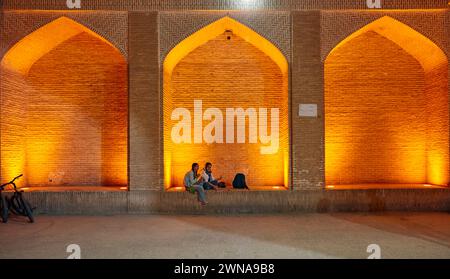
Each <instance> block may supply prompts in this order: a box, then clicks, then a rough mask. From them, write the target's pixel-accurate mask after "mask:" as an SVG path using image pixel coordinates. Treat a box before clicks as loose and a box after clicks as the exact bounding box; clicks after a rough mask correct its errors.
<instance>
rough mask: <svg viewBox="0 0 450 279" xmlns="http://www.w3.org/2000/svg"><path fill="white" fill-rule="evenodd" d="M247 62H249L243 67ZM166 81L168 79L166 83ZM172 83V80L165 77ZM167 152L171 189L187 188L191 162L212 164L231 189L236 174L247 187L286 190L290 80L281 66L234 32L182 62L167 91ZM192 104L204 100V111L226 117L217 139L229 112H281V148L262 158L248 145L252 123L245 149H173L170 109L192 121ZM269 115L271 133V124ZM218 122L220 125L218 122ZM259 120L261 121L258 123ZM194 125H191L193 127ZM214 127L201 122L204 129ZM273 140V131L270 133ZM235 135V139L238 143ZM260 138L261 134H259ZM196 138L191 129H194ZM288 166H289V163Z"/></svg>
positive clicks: (216, 146) (257, 146)
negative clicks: (185, 111)
mask: <svg viewBox="0 0 450 279" xmlns="http://www.w3.org/2000/svg"><path fill="white" fill-rule="evenodd" d="M243 61H245V62H244V63H243ZM165 78H166V77H165ZM167 78H169V77H167ZM164 89H165V90H164V98H165V99H169V100H167V101H165V102H164V104H165V106H164V114H165V117H164V125H165V126H164V127H165V134H164V136H165V148H166V147H167V148H168V149H167V150H166V152H170V153H171V156H170V158H167V159H168V160H167V163H169V162H170V163H171V173H172V179H171V180H172V185H171V186H183V177H184V174H185V173H186V172H187V171H188V170H189V169H190V168H191V164H192V163H193V162H198V163H200V164H201V165H202V167H203V166H204V164H205V163H206V162H207V161H210V162H212V163H213V164H214V169H215V172H216V176H217V177H218V176H219V175H221V176H223V178H224V179H225V182H226V183H227V184H229V185H230V184H231V182H232V180H233V178H234V175H235V174H236V173H239V172H241V173H245V174H246V175H247V183H248V184H249V186H284V183H285V177H284V175H285V173H284V169H285V167H286V168H287V167H288V166H285V156H288V139H289V138H288V134H289V133H288V131H289V129H288V91H287V76H283V75H282V72H281V70H280V68H279V67H278V66H277V64H276V63H275V62H274V61H272V60H271V58H270V57H269V56H267V55H266V54H265V53H263V52H261V51H260V50H259V49H258V48H256V47H255V46H253V45H251V44H250V43H248V42H246V41H245V40H244V39H242V38H240V37H239V36H237V35H234V34H233V33H231V32H224V33H223V34H222V35H219V36H218V37H216V38H215V39H212V40H210V41H209V42H207V43H206V44H204V45H202V46H200V47H198V48H197V49H195V50H194V51H192V52H191V53H189V54H188V55H187V56H186V57H184V58H183V59H182V60H181V61H180V62H179V63H178V64H177V66H176V67H175V69H174V71H173V73H172V77H171V78H170V81H167V82H166V84H165V88H164ZM194 100H202V102H203V110H206V109H207V108H218V109H220V110H221V111H222V113H223V124H224V126H221V128H222V129H223V130H222V131H221V132H220V131H219V130H215V131H214V133H216V134H221V135H223V140H224V141H225V140H226V139H225V136H224V135H225V131H226V128H225V122H226V121H225V119H226V115H225V112H226V109H227V108H243V109H248V108H255V109H257V110H258V109H259V108H268V109H269V110H270V109H271V108H278V109H279V111H280V127H279V130H280V137H279V138H280V139H279V141H280V143H279V145H280V147H279V149H278V152H277V153H275V154H264V155H263V154H261V153H260V148H261V146H265V145H267V144H263V143H261V142H260V141H259V140H258V143H249V136H248V135H249V120H248V118H247V119H246V122H245V126H244V127H242V126H240V125H239V124H236V125H233V127H232V128H233V129H241V128H244V129H245V131H246V143H236V139H235V140H234V142H235V143H227V144H223V143H212V144H206V143H203V144H196V143H191V144H187V143H183V144H173V143H172V140H171V127H173V125H175V124H176V123H178V122H179V121H171V119H170V115H171V111H172V109H175V108H187V109H188V110H189V111H190V112H191V118H192V121H193V118H194V114H193V113H194ZM270 117H271V115H270V112H269V115H268V127H269V128H270V127H271V124H270ZM216 120H217V119H216ZM260 120H261V118H259V121H260ZM192 121H191V125H193V122H192ZM209 123H210V121H209V120H205V121H203V127H205V126H207V125H208V124H209ZM268 132H269V135H270V129H269V130H268ZM236 133H237V132H236V131H235V138H236ZM259 133H261V131H259ZM191 134H192V137H191V138H193V136H194V131H193V128H192V129H191ZM287 162H288V161H286V163H287Z"/></svg>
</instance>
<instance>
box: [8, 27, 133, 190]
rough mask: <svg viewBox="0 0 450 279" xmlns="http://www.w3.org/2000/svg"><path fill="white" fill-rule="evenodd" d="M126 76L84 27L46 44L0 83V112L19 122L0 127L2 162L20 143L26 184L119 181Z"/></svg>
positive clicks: (123, 167) (123, 168)
mask: <svg viewBox="0 0 450 279" xmlns="http://www.w3.org/2000/svg"><path fill="white" fill-rule="evenodd" d="M49 35H51V34H49ZM87 54H88V55H87ZM9 77H11V76H9ZM127 79H128V76H127V64H126V61H125V59H124V57H123V56H122V54H121V53H120V52H119V51H118V50H117V49H115V48H114V47H111V46H110V45H108V44H106V43H104V42H103V41H101V40H100V39H98V38H94V37H93V36H91V35H89V34H88V33H81V34H80V35H77V36H75V37H73V38H71V39H69V40H67V41H65V42H64V43H62V44H60V45H58V46H57V47H55V48H54V49H52V50H51V51H50V52H49V53H47V54H45V55H44V56H43V57H41V58H40V59H39V60H38V61H37V62H36V63H35V64H34V65H33V66H32V68H31V69H30V71H29V73H28V75H27V76H26V77H20V78H16V79H15V80H16V81H22V82H23V83H22V84H21V83H12V82H8V83H6V84H2V114H5V115H10V116H11V117H12V119H14V120H10V121H8V122H13V121H15V119H17V120H18V121H19V122H20V126H18V127H17V126H10V127H8V126H5V129H2V137H1V139H2V142H1V144H2V153H3V154H2V160H3V163H4V164H3V165H9V164H11V162H9V159H10V158H11V159H12V160H14V158H15V156H14V154H9V152H12V151H14V149H21V150H20V151H19V154H23V155H22V156H20V158H24V165H23V170H22V172H23V173H24V176H25V177H26V179H27V185H28V186H48V185H58V186H61V185H90V186H100V185H113V186H125V185H127V177H128V176H127V126H128V123H127V115H128V106H127V99H128V97H127ZM6 80H9V81H11V78H7V79H6ZM9 92H11V93H12V94H9ZM14 95H16V96H14ZM17 96H21V97H20V98H22V99H23V100H22V102H18V101H17V98H19V97H17ZM10 102H14V103H15V104H14V105H13V106H10V105H9V103H10ZM18 130H20V133H22V134H23V135H21V137H20V138H16V137H15V135H16V133H19V132H18ZM12 140H14V142H11V141H12ZM11 149H13V150H12V151H11ZM4 152H7V153H6V154H5V153H4ZM5 155H6V156H5ZM5 161H6V162H5ZM14 175H16V173H12V172H2V179H3V180H5V179H7V178H9V177H12V176H14Z"/></svg>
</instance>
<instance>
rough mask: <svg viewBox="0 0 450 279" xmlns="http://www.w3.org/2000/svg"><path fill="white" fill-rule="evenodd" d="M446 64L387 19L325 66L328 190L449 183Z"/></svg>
mask: <svg viewBox="0 0 450 279" xmlns="http://www.w3.org/2000/svg"><path fill="white" fill-rule="evenodd" d="M448 133H449V113H448V61H447V57H446V55H445V54H444V52H443V51H442V50H441V49H440V48H439V47H438V46H437V45H436V44H435V43H433V42H432V41H431V40H429V39H428V38H426V37H425V36H423V35H422V34H420V33H418V32H417V31H415V30H414V29H412V28H410V27H408V26H407V25H405V24H403V23H401V22H399V21H397V20H395V19H393V18H391V17H387V16H386V17H382V18H380V19H378V20H376V21H374V22H372V23H370V24H368V25H367V26H365V27H363V28H362V29H360V30H358V31H357V32H355V33H353V34H352V35H350V36H349V37H347V38H346V39H345V40H343V41H342V42H341V43H340V44H339V45H338V46H336V47H335V48H334V49H333V50H332V51H331V53H330V54H329V55H328V57H327V59H326V61H325V172H326V184H327V185H339V184H364V183H387V184H396V183H399V184H402V183H406V184H433V185H447V184H448V182H449V157H448V155H449V154H448V153H449V140H448Z"/></svg>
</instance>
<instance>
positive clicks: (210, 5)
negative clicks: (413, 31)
mask: <svg viewBox="0 0 450 279" xmlns="http://www.w3.org/2000/svg"><path fill="white" fill-rule="evenodd" d="M381 2H382V5H383V8H384V9H418V8H428V9H432V8H445V7H446V6H447V0H403V1H401V0H381ZM4 6H5V8H7V9H44V10H45V9H50V10H61V9H67V6H66V1H65V0H33V1H23V0H4ZM81 8H82V9H86V10H96V9H99V10H130V11H160V10H218V9H220V10H231V9H249V10H273V9H282V10H304V9H365V8H367V6H366V0H265V1H236V0H184V1H180V0H164V1H161V0H132V1H118V0H116V1H111V0H81Z"/></svg>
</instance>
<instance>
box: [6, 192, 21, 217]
mask: <svg viewBox="0 0 450 279" xmlns="http://www.w3.org/2000/svg"><path fill="white" fill-rule="evenodd" d="M9 209H10V210H11V212H12V213H14V214H16V215H23V209H22V205H21V204H20V202H19V196H18V194H17V193H14V194H13V196H12V197H11V198H10V199H9Z"/></svg>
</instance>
